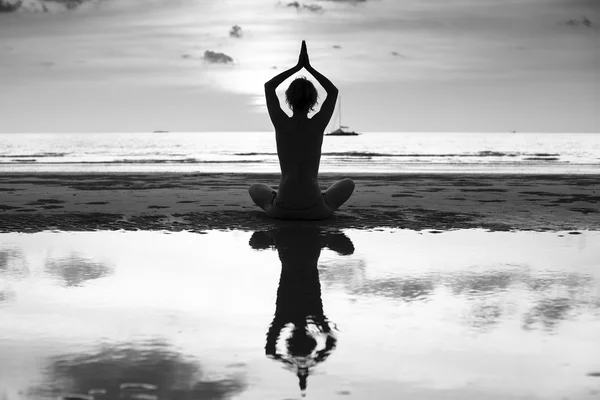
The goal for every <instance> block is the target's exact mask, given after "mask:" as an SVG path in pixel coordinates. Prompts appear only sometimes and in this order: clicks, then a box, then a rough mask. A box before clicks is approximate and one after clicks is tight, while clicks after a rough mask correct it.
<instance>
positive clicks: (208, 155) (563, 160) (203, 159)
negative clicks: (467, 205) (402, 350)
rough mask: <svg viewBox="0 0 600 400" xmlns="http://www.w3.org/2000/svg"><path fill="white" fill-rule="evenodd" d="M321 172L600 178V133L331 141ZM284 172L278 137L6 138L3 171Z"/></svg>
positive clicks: (0, 156) (0, 143)
mask: <svg viewBox="0 0 600 400" xmlns="http://www.w3.org/2000/svg"><path fill="white" fill-rule="evenodd" d="M320 171H321V172H326V173H327V172H330V173H338V172H339V173H382V174H385V173H419V172H423V173H509V174H510V173H516V174H524V173H533V174H565V173H566V174H598V173H600V134H597V133H518V132H516V133H511V132H502V133H455V132H431V133H422V132H365V133H362V134H361V135H359V136H325V137H324V139H323V147H322V157H321V165H320ZM8 172H73V173H77V172H201V173H235V172H244V173H276V172H279V163H278V159H277V149H276V146H275V135H274V133H273V132H141V133H117V132H115V133H4V134H0V173H8Z"/></svg>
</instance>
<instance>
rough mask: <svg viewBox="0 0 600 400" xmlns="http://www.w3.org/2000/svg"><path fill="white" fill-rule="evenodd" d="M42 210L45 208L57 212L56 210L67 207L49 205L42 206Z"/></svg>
mask: <svg viewBox="0 0 600 400" xmlns="http://www.w3.org/2000/svg"><path fill="white" fill-rule="evenodd" d="M41 208H43V209H44V210H56V209H59V208H65V207H64V206H58V205H54V204H49V205H47V206H41Z"/></svg>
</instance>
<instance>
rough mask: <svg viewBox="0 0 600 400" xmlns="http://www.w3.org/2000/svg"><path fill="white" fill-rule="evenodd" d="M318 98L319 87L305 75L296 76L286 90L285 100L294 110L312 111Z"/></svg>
mask: <svg viewBox="0 0 600 400" xmlns="http://www.w3.org/2000/svg"><path fill="white" fill-rule="evenodd" d="M317 98H318V94H317V89H315V86H314V85H313V84H312V82H311V81H309V80H308V79H306V78H305V77H303V76H301V77H298V78H296V79H295V80H294V81H293V82H292V83H290V87H288V89H287V90H286V91H285V102H286V103H287V104H288V106H290V108H291V109H292V111H294V112H296V111H298V112H303V111H306V112H307V113H308V112H309V111H312V110H313V108H314V107H315V105H316V104H317Z"/></svg>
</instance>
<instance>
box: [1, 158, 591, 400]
mask: <svg viewBox="0 0 600 400" xmlns="http://www.w3.org/2000/svg"><path fill="white" fill-rule="evenodd" d="M89 148H91V147H89ZM11 151H12V152H13V153H14V154H16V153H17V151H18V150H15V149H13V150H11ZM77 151H78V152H80V153H81V154H83V153H85V151H84V150H81V149H79V150H77ZM111 151H112V152H114V150H111ZM485 151H487V150H485ZM485 151H483V153H482V152H476V153H475V154H478V156H477V157H480V158H481V160H482V161H481V162H480V164H478V165H477V168H478V169H480V170H482V171H484V172H476V171H474V168H473V165H474V164H467V165H466V166H464V165H463V164H460V163H458V164H452V165H450V167H449V166H448V165H442V166H441V167H440V168H439V169H440V170H441V171H442V172H438V173H431V172H427V171H424V170H423V168H422V167H419V166H418V165H417V166H416V167H415V166H414V164H411V163H410V162H408V163H406V162H405V163H403V164H400V165H399V166H397V165H395V164H393V162H392V163H391V164H390V163H388V161H389V160H388V158H389V157H388V158H386V157H387V156H385V154H384V153H377V154H378V155H373V154H374V153H368V152H362V153H353V152H352V150H351V149H350V150H348V151H347V152H346V153H344V154H343V155H342V156H340V157H341V158H340V160H338V161H336V162H339V163H340V164H339V165H342V164H343V158H344V157H350V158H352V160H350V161H349V164H348V165H349V166H350V170H349V171H345V170H344V169H343V168H338V167H335V165H338V164H333V165H334V168H333V170H334V171H333V172H325V173H321V174H320V175H319V182H320V185H321V188H322V189H323V190H324V189H326V188H327V187H328V186H329V185H331V184H332V183H333V182H335V181H337V180H339V179H342V178H346V177H350V178H352V179H353V180H354V182H355V184H356V188H355V191H354V193H353V195H352V196H351V198H350V199H349V200H348V201H347V202H346V203H345V204H344V205H342V207H341V208H340V209H339V210H337V212H336V213H335V215H334V217H333V218H331V219H328V220H323V221H283V220H275V219H270V218H267V217H266V216H265V214H264V212H263V211H262V210H261V209H260V208H259V207H257V206H256V205H254V204H253V203H252V201H251V199H250V196H249V194H248V187H249V186H250V184H252V183H265V184H268V185H271V186H272V187H273V188H274V189H277V184H278V181H279V178H280V175H279V173H276V172H273V171H271V170H267V171H263V172H257V171H255V170H256V169H257V166H260V165H261V164H260V163H256V162H255V161H253V163H255V164H249V166H250V168H248V171H245V169H244V168H243V167H240V165H242V164H240V163H242V162H243V160H242V159H240V158H239V157H247V156H246V155H241V156H235V157H238V158H237V159H235V160H234V161H235V162H234V163H233V164H228V163H227V162H226V161H223V160H221V161H219V163H221V164H219V163H217V164H211V163H205V164H201V163H195V162H193V163H190V164H185V165H184V164H181V163H179V162H175V163H170V162H166V163H161V162H156V160H155V159H153V160H150V161H149V162H148V163H146V162H142V163H137V161H136V162H132V163H122V162H114V163H112V162H102V163H99V164H94V163H92V164H85V163H83V164H82V163H80V160H79V161H77V162H74V163H69V162H65V161H64V160H63V159H62V158H64V157H66V156H60V157H57V158H56V160H55V161H54V162H46V163H35V162H30V163H28V162H26V161H18V160H17V161H11V160H12V159H11V158H10V157H12V156H10V157H8V158H5V161H6V160H8V162H5V163H4V164H3V165H2V166H1V167H3V168H4V170H3V172H2V173H0V360H2V362H0V399H1V400H56V399H61V400H67V399H84V400H114V399H117V398H119V399H123V400H134V399H140V398H144V399H149V400H159V399H160V400H163V399H164V400H167V399H177V398H199V399H248V400H255V399H256V400H258V399H260V400H262V399H278V398H286V399H298V398H301V397H304V396H305V395H306V396H307V397H309V398H311V399H324V400H329V399H334V398H340V399H341V398H348V399H359V400H362V399H369V398H372V397H373V396H374V395H375V396H376V397H377V398H378V399H382V400H386V399H389V400H395V399H397V398H399V397H407V398H411V399H416V400H426V399H432V398H435V399H442V400H445V399H447V400H452V399H497V400H507V399H509V400H520V399H543V400H564V399H593V398H595V397H597V395H598V393H600V387H599V386H598V384H599V381H598V377H599V376H600V364H599V363H598V360H600V346H598V342H597V339H596V338H597V337H598V335H600V311H599V310H600V297H599V296H598V293H600V275H599V271H600V268H599V267H600V264H599V263H600V253H599V249H600V235H599V231H600V205H599V204H600V175H599V174H595V173H593V171H594V168H596V166H594V165H593V164H590V163H588V164H585V165H587V166H586V167H585V168H586V169H585V170H586V172H585V173H568V172H567V170H573V168H579V167H577V165H583V164H577V163H574V164H572V165H571V166H569V164H568V163H566V164H554V165H553V166H550V167H549V168H547V169H545V168H546V167H545V163H549V162H550V163H556V161H547V160H541V161H540V160H537V161H527V160H525V161H522V162H520V163H517V164H515V165H513V164H506V165H504V166H502V168H499V169H496V168H495V166H496V164H494V163H490V162H488V160H487V159H488V158H489V155H488V153H485ZM36 152H37V154H38V157H39V156H40V154H42V153H39V151H37V150H28V151H27V154H36ZM44 154H46V155H48V153H44ZM78 154H79V153H78ZM368 154H371V155H368ZM465 154H466V153H465ZM515 154H516V153H515ZM545 154H549V153H545ZM594 154H595V153H594ZM55 156H56V154H51V155H49V156H48V157H55ZM257 157H261V156H257ZM331 157H334V156H331ZM335 157H337V156H335ZM370 157H371V158H373V160H371V161H370V159H369V158H370ZM425 157H426V158H427V159H428V160H430V159H431V157H430V156H427V155H426V156H425ZM435 157H437V156H435ZM461 157H462V158H463V159H468V155H464V154H463V155H461ZM494 157H496V156H494ZM499 157H509V158H511V157H512V156H504V155H503V156H499ZM41 158H43V157H41ZM113 158H116V157H113ZM386 160H388V161H386ZM328 162H330V161H328ZM530 162H533V163H534V165H532V164H528V163H530ZM361 163H362V164H364V165H368V164H369V163H371V164H373V165H379V167H378V168H381V166H383V167H384V168H383V169H384V170H386V171H387V172H386V173H384V172H374V171H373V170H372V169H369V168H367V169H365V171H361V168H360V165H361ZM433 163H434V164H435V160H434V162H433ZM131 165H134V166H135V167H136V168H139V170H137V169H135V168H134V169H133V170H132V169H131V168H130V166H131ZM182 165H183V167H182ZM212 165H217V166H218V167H219V168H221V169H223V166H227V168H231V169H232V170H231V171H229V172H227V171H223V170H218V171H210V170H208V171H207V167H206V166H212ZM252 165H254V167H252ZM329 165H330V166H331V165H332V164H331V163H330V164H329ZM573 166H574V167H573ZM12 168H20V169H21V172H14V171H13V172H11V171H10V169H12ZM28 168H32V169H33V170H27V169H28ZM161 168H164V170H161ZM269 168H271V167H269ZM7 169H8V170H7ZM188 169H191V170H188ZM197 169H200V171H198V170H197ZM398 169H400V170H401V171H399V170H398ZM326 170H327V169H326ZM523 170H525V171H528V172H525V173H523V172H522V171H523ZM536 170H542V171H543V172H544V173H534V171H536ZM53 171H57V172H53ZM507 171H508V172H507ZM552 171H562V172H561V173H552ZM298 318H300V319H301V320H306V321H308V325H307V326H308V327H310V328H309V329H308V332H310V335H313V336H314V340H315V342H314V343H315V346H316V347H315V349H314V350H312V352H311V353H310V354H305V353H303V352H302V351H300V353H298V349H296V350H294V347H293V346H292V345H290V344H289V343H290V340H291V339H290V338H291V337H293V328H294V327H295V326H296V324H298ZM286 343H287V345H286Z"/></svg>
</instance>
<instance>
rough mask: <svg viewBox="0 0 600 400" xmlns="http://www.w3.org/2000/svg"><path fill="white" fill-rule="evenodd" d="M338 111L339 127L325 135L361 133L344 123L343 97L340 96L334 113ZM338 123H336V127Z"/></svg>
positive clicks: (354, 134) (353, 134)
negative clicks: (350, 128)
mask: <svg viewBox="0 0 600 400" xmlns="http://www.w3.org/2000/svg"><path fill="white" fill-rule="evenodd" d="M336 112H337V114H338V124H337V126H338V128H337V129H335V130H333V131H331V132H328V133H326V134H325V136H358V135H360V133H357V132H354V131H351V130H349V128H348V127H347V126H344V125H342V97H341V96H338V103H337V107H336V109H335V110H334V114H335V113H336ZM335 126H336V125H334V127H335Z"/></svg>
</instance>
